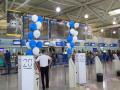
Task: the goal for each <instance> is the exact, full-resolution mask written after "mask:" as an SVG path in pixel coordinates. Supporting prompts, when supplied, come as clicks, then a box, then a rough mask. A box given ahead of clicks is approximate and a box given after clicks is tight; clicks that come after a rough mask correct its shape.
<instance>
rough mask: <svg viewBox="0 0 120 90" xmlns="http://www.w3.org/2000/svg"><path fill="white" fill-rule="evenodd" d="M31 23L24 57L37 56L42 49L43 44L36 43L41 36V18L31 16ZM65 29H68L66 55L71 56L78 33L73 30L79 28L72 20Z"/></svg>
mask: <svg viewBox="0 0 120 90" xmlns="http://www.w3.org/2000/svg"><path fill="white" fill-rule="evenodd" d="M30 18H31V20H32V22H31V23H30V24H29V33H28V42H27V43H26V46H27V48H28V50H27V51H26V55H36V56H38V55H39V52H40V51H39V49H40V48H42V47H43V43H42V42H41V41H39V42H37V41H36V39H38V38H39V37H40V35H41V33H40V30H41V27H42V22H43V17H42V16H37V15H32V16H31V17H30ZM67 27H68V28H69V29H70V31H69V33H68V37H67V54H68V55H71V54H72V53H73V50H74V47H75V42H77V40H78V38H77V35H78V31H77V30H75V29H76V28H78V27H79V23H75V22H74V21H73V20H71V21H70V22H68V23H67Z"/></svg>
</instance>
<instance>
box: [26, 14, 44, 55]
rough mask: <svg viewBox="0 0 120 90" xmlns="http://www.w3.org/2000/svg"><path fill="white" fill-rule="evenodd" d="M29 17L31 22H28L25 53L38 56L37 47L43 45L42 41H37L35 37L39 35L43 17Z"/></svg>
mask: <svg viewBox="0 0 120 90" xmlns="http://www.w3.org/2000/svg"><path fill="white" fill-rule="evenodd" d="M30 19H31V20H32V22H31V23H30V24H29V33H28V42H27V43H26V46H27V48H28V50H27V51H26V55H36V56H38V55H39V52H40V50H39V49H40V48H42V47H43V43H42V42H41V41H39V42H37V41H36V39H38V38H39V37H40V35H41V33H40V30H41V27H42V22H43V17H42V16H37V15H32V16H31V17H30Z"/></svg>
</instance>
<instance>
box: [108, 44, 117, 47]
mask: <svg viewBox="0 0 120 90" xmlns="http://www.w3.org/2000/svg"><path fill="white" fill-rule="evenodd" d="M117 46H118V45H117V44H116V43H113V44H110V47H117Z"/></svg>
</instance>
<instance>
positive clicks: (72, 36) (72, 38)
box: [67, 20, 79, 55]
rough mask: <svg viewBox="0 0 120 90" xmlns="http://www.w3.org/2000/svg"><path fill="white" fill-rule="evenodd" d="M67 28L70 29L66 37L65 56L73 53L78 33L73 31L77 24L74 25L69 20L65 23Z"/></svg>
mask: <svg viewBox="0 0 120 90" xmlns="http://www.w3.org/2000/svg"><path fill="white" fill-rule="evenodd" d="M67 27H68V28H70V31H69V34H68V37H67V54H69V55H71V54H72V53H73V49H74V46H75V42H77V40H78V38H77V35H78V31H76V30H75V29H76V28H78V27H79V23H75V22H74V21H73V20H71V21H70V22H68V23H67Z"/></svg>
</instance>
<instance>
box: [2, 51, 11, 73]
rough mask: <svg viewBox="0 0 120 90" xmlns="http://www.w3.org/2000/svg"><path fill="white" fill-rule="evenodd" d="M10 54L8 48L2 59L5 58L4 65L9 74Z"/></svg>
mask: <svg viewBox="0 0 120 90" xmlns="http://www.w3.org/2000/svg"><path fill="white" fill-rule="evenodd" d="M10 58H11V54H10V52H9V51H8V50H6V53H5V54H4V59H5V67H6V69H7V72H6V74H10V69H11V61H10Z"/></svg>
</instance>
